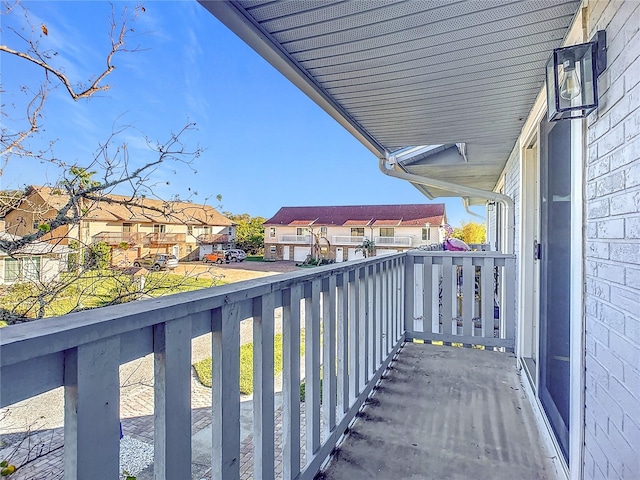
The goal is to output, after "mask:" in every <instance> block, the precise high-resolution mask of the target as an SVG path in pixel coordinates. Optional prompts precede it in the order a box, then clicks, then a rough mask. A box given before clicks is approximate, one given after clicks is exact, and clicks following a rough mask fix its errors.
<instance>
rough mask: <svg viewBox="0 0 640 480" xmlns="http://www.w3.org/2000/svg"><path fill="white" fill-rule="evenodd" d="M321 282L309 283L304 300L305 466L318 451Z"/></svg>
mask: <svg viewBox="0 0 640 480" xmlns="http://www.w3.org/2000/svg"><path fill="white" fill-rule="evenodd" d="M321 287H322V285H321V280H314V281H313V282H311V291H310V292H309V294H308V295H306V298H305V302H304V303H305V314H304V322H305V377H306V380H305V416H306V422H307V424H306V430H307V446H306V452H307V464H309V463H310V462H311V460H312V459H313V456H314V454H315V453H316V452H317V451H318V449H319V448H320V290H321Z"/></svg>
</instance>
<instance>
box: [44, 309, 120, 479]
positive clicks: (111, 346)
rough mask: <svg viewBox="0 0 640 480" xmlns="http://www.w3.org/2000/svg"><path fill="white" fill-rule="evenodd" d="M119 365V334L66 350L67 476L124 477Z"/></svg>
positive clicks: (65, 439)
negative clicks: (121, 474) (122, 472)
mask: <svg viewBox="0 0 640 480" xmlns="http://www.w3.org/2000/svg"><path fill="white" fill-rule="evenodd" d="M43 321H46V320H43ZM119 366H120V338H119V337H110V338H106V339H104V340H98V341H95V342H92V343H87V344H84V345H79V346H78V347H77V348H75V349H72V350H69V351H67V352H66V353H65V374H64V378H65V395H64V397H65V406H64V476H65V479H66V480H84V479H85V478H90V479H92V480H102V479H104V480H112V479H114V478H118V477H119V476H120V473H121V472H119V471H118V470H119V458H120V428H119V423H118V419H119V415H120V412H119V409H120V382H119V374H118V372H119V370H118V369H119Z"/></svg>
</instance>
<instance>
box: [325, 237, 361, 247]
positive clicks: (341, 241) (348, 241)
mask: <svg viewBox="0 0 640 480" xmlns="http://www.w3.org/2000/svg"><path fill="white" fill-rule="evenodd" d="M365 238H367V237H360V236H340V235H336V236H334V237H332V238H331V240H332V241H333V244H334V245H362V243H363V242H364V240H365Z"/></svg>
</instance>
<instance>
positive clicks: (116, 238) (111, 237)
mask: <svg viewBox="0 0 640 480" xmlns="http://www.w3.org/2000/svg"><path fill="white" fill-rule="evenodd" d="M145 236H146V235H145V234H144V233H140V232H100V233H98V234H97V235H94V236H93V243H99V242H104V243H106V244H108V245H112V246H118V245H121V244H123V243H126V244H128V245H132V246H133V245H142V244H144V243H146V239H145Z"/></svg>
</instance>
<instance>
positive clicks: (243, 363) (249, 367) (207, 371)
mask: <svg viewBox="0 0 640 480" xmlns="http://www.w3.org/2000/svg"><path fill="white" fill-rule="evenodd" d="M273 349H274V351H273V373H274V374H275V375H278V374H279V373H280V372H282V334H281V333H278V334H276V335H274V337H273ZM303 355H304V330H302V331H301V332H300V356H303ZM193 368H195V370H196V374H197V375H198V379H199V380H200V383H202V384H203V385H204V386H205V387H211V358H205V359H204V360H201V361H199V362H196V363H194V364H193ZM240 393H242V394H243V395H249V394H251V393H253V343H245V344H244V345H241V346H240Z"/></svg>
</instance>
